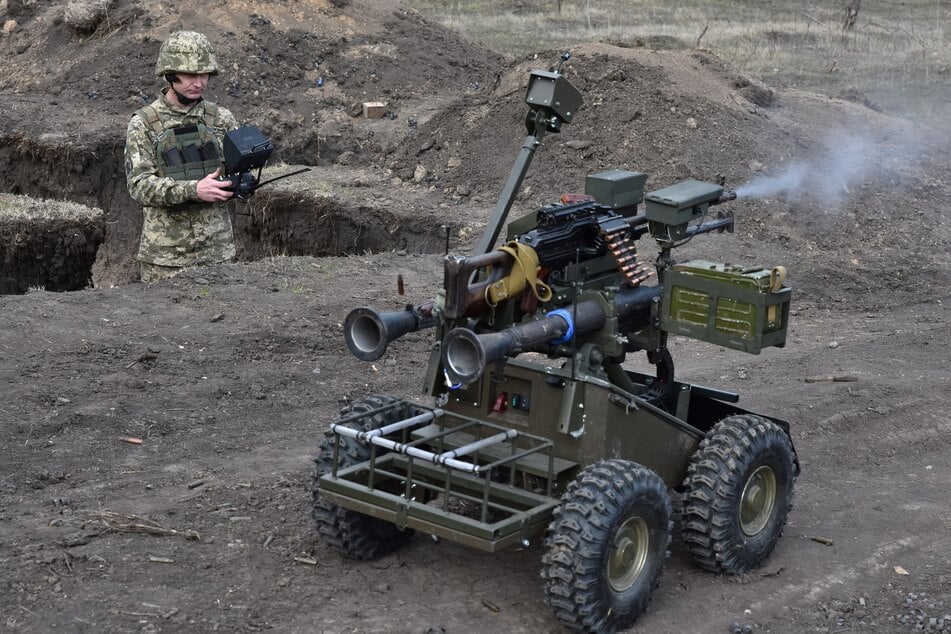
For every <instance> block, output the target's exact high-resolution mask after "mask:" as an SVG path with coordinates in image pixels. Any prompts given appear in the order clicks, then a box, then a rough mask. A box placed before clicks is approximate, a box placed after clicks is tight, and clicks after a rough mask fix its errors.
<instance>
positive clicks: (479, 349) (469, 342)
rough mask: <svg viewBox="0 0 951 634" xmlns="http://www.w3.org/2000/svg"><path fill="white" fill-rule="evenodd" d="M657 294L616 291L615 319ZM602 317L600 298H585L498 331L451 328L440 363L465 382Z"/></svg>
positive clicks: (588, 329)
mask: <svg viewBox="0 0 951 634" xmlns="http://www.w3.org/2000/svg"><path fill="white" fill-rule="evenodd" d="M659 295H660V288H659V287H657V286H638V287H636V288H629V289H625V290H623V291H621V292H619V293H618V294H617V295H616V296H615V298H614V305H615V313H616V315H617V316H618V319H619V321H621V322H624V321H629V320H631V319H632V318H633V317H635V316H636V315H638V314H640V313H641V312H644V311H649V310H650V305H651V302H652V301H653V300H654V298H655V297H658V296H659ZM605 320H606V315H605V313H604V308H603V306H602V304H601V302H599V301H597V300H594V299H588V300H584V301H581V302H578V303H577V304H575V305H573V306H567V307H565V308H564V309H560V310H553V311H551V312H549V313H548V314H546V315H545V316H544V317H542V318H540V319H537V320H535V321H529V322H526V323H523V324H518V325H515V326H511V327H509V328H506V329H505V330H500V331H499V332H488V333H482V334H476V333H475V332H474V331H472V330H470V329H468V328H453V329H452V330H450V331H449V333H448V334H447V335H446V337H445V339H443V342H442V363H443V367H444V368H445V370H446V373H447V374H448V375H449V379H450V380H451V381H452V382H453V383H462V384H463V385H467V384H469V383H472V382H473V381H475V380H476V379H478V378H479V377H480V376H482V373H483V372H485V369H486V367H488V366H489V365H490V364H492V363H494V362H496V361H498V360H500V359H502V358H504V357H509V356H513V355H516V354H518V353H519V352H522V351H524V350H532V349H544V347H545V346H546V345H549V344H555V343H556V342H558V341H559V340H561V341H563V342H567V341H568V340H569V336H568V335H569V332H570V331H572V330H573V331H574V333H573V334H574V336H575V337H578V336H582V335H588V334H591V333H594V332H597V331H598V330H600V329H601V328H602V327H603V326H604V323H605Z"/></svg>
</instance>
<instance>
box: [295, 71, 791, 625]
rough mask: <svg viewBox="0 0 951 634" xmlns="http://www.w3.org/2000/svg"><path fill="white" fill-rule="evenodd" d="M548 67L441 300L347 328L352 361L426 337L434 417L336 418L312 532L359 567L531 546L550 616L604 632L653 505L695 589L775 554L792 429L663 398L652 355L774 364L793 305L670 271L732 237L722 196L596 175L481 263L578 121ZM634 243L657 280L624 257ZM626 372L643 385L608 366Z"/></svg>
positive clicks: (670, 378) (640, 569)
mask: <svg viewBox="0 0 951 634" xmlns="http://www.w3.org/2000/svg"><path fill="white" fill-rule="evenodd" d="M565 60H567V55H566V56H563V58H562V63H563V62H564V61H565ZM560 68H561V64H559V65H558V66H557V67H555V68H552V69H550V70H548V71H541V70H536V71H532V72H531V74H530V76H529V83H528V90H527V93H526V97H525V102H526V103H527V104H528V106H529V113H528V115H527V117H526V127H527V129H528V136H527V137H526V138H525V140H524V142H523V144H522V147H521V149H520V150H519V154H518V157H517V158H516V161H515V164H514V166H513V167H512V171H511V173H510V175H509V178H508V180H507V182H506V183H505V186H504V187H503V189H502V192H501V194H500V196H499V199H498V202H497V203H496V206H495V209H494V211H493V213H492V216H491V218H490V220H489V223H488V225H487V227H486V230H485V233H484V234H483V236H482V239H481V241H480V242H479V244H478V246H477V248H476V251H475V252H474V253H473V254H471V255H456V254H448V253H447V254H446V256H445V257H444V259H443V268H444V288H443V289H442V291H440V292H439V293H438V294H437V296H436V298H435V299H433V300H432V301H429V302H425V303H421V304H418V305H409V306H407V307H406V309H405V310H402V311H394V312H384V313H380V312H377V311H376V310H374V309H372V308H369V307H365V306H364V307H360V308H356V309H354V310H353V311H351V312H350V314H349V315H348V316H347V318H346V319H345V321H344V335H345V340H346V344H347V347H348V348H349V349H350V351H351V352H352V353H353V354H354V355H355V356H357V357H358V358H359V359H362V360H365V361H372V360H374V359H377V358H379V357H380V356H382V355H383V354H384V353H385V352H386V351H387V348H388V346H389V344H390V343H392V342H393V341H395V340H397V339H398V338H399V337H401V336H402V335H404V334H406V333H408V332H414V331H417V330H421V329H424V328H434V329H435V333H436V335H435V342H434V344H433V348H432V352H431V354H430V361H429V365H428V369H427V373H426V378H425V384H424V392H425V394H426V395H427V396H428V397H430V399H431V401H432V402H434V403H435V407H434V406H432V405H427V404H424V403H421V402H414V401H409V400H404V399H399V398H391V397H384V396H379V395H374V396H369V397H367V398H366V399H363V400H361V401H357V402H355V403H353V404H352V405H351V406H350V407H349V408H347V409H345V410H344V411H343V412H342V416H341V418H339V419H337V420H335V421H333V422H332V423H331V424H330V429H331V438H330V439H329V440H328V441H327V442H325V443H324V444H323V445H321V448H320V450H319V452H318V455H317V457H316V459H315V461H316V464H317V467H316V469H315V473H314V485H313V491H314V505H313V515H314V518H315V520H316V522H317V524H318V527H319V530H320V533H321V535H322V536H324V537H326V538H327V539H328V543H329V544H330V545H331V546H332V547H333V548H336V549H337V550H338V551H340V552H341V553H343V554H345V555H348V556H351V557H358V558H373V557H377V556H380V555H383V554H386V553H389V552H392V551H394V550H396V549H397V548H399V547H400V546H401V545H402V544H404V543H405V542H406V540H407V539H408V536H409V533H410V530H408V529H418V530H420V531H423V532H425V533H428V534H432V535H435V536H439V537H442V538H445V539H450V540H453V541H459V542H461V543H464V544H466V545H469V546H472V547H475V548H480V549H482V550H486V551H490V552H492V551H495V550H497V549H501V548H504V547H508V546H512V545H516V544H522V545H525V544H527V543H528V542H529V541H530V540H531V539H533V538H536V537H540V536H541V535H543V534H545V535H547V537H546V539H545V549H546V550H545V554H544V556H543V559H542V577H543V578H544V579H545V592H546V596H547V598H548V600H549V604H550V605H551V607H552V610H553V611H554V613H555V616H556V617H557V618H558V619H559V620H561V621H562V622H564V623H565V624H567V625H568V626H569V627H571V628H572V629H578V630H583V631H614V630H615V629H620V628H623V627H626V626H628V625H630V624H631V623H632V622H633V621H634V620H635V619H636V618H637V617H638V615H640V613H641V612H642V611H643V610H644V609H645V607H646V605H647V602H648V601H649V599H650V594H651V591H652V589H653V588H654V586H655V585H656V584H657V580H658V578H659V576H660V574H661V570H662V568H663V562H664V559H665V555H666V551H667V545H668V543H669V541H670V528H669V527H670V522H671V517H672V516H671V506H670V505H671V502H670V498H669V496H668V493H667V490H668V489H676V490H678V491H679V493H680V494H681V495H680V497H679V498H678V499H682V500H683V507H682V508H681V517H682V518H683V526H682V529H681V530H682V533H683V535H684V539H685V542H686V543H687V549H688V551H689V552H690V554H691V555H692V556H693V557H694V559H695V560H696V562H697V563H698V564H699V565H700V566H701V567H703V568H705V569H707V570H711V571H716V572H727V573H742V572H745V571H747V570H749V569H751V568H754V567H756V566H758V565H759V564H760V563H762V562H763V561H764V560H765V558H766V557H767V556H768V554H769V552H770V551H771V550H772V548H773V546H774V545H775V543H776V541H777V540H778V539H779V537H780V535H781V533H782V528H783V525H784V524H785V521H786V514H787V511H788V509H789V506H790V501H791V496H792V488H793V483H794V481H795V478H796V476H797V475H798V472H799V464H798V461H797V458H796V454H795V450H794V448H793V445H792V441H791V439H790V436H789V424H788V423H787V422H786V421H784V420H782V419H779V418H775V417H771V416H765V415H759V414H753V413H752V412H750V411H748V410H745V409H742V408H740V407H738V406H737V405H736V402H737V401H738V399H739V397H738V395H736V394H733V393H731V392H726V391H723V390H719V389H714V388H711V387H704V386H700V385H693V384H689V383H684V382H681V381H678V380H676V379H675V376H674V365H673V360H672V356H671V354H670V352H669V350H668V347H667V342H668V337H669V335H671V334H676V335H681V336H686V337H691V338H694V339H699V340H703V341H707V342H711V343H714V344H717V345H720V346H724V347H727V348H733V349H737V350H742V351H745V352H749V353H754V354H756V353H759V352H760V350H761V349H762V348H764V347H767V346H779V347H782V346H784V345H785V342H786V330H787V321H788V316H789V299H790V294H791V290H790V289H789V287H787V286H786V285H785V277H786V276H785V269H784V268H783V267H781V266H774V267H771V268H763V267H758V266H740V265H735V264H724V263H715V262H707V261H699V260H696V261H689V262H685V263H678V262H676V261H675V259H674V257H673V252H674V250H675V249H677V248H679V247H682V246H684V245H685V244H686V243H688V242H689V241H690V240H692V239H693V238H694V237H696V236H699V235H702V234H708V233H712V232H721V233H722V232H732V230H733V224H734V219H733V215H732V214H731V213H729V212H722V211H720V210H719V209H715V210H711V208H714V207H716V206H718V205H721V204H723V203H727V202H729V201H731V200H734V199H735V198H736V194H735V193H733V192H731V191H728V190H725V189H724V187H723V183H722V181H721V182H718V183H707V182H701V181H696V180H690V181H684V182H681V183H676V184H674V185H671V186H669V187H666V188H663V189H660V190H657V191H653V192H648V193H646V194H645V189H644V188H645V184H646V181H647V176H646V175H645V174H642V173H639V172H632V171H626V170H609V171H603V172H599V173H596V174H591V175H589V176H587V177H586V179H585V191H584V194H583V195H579V194H576V195H571V196H563V197H562V199H561V200H560V201H559V202H557V203H554V204H551V205H547V206H545V207H542V208H541V209H537V210H535V211H533V212H529V213H526V214H525V215H523V216H521V217H519V218H516V219H515V220H513V221H512V222H509V223H508V224H507V230H506V234H505V240H504V242H503V244H502V245H501V246H498V247H496V242H497V241H498V238H499V236H500V235H501V234H502V230H503V227H505V226H506V218H507V216H508V213H509V211H510V210H511V208H512V205H513V202H514V200H515V194H516V192H517V191H518V188H519V186H520V184H521V182H522V180H523V179H524V177H525V174H526V172H527V170H528V168H529V165H530V163H531V159H532V156H533V153H534V151H535V149H536V148H538V147H539V146H540V145H541V139H542V137H543V136H544V135H545V134H547V133H558V132H560V131H561V129H562V128H563V126H564V125H566V124H568V123H570V122H571V121H572V118H573V117H574V115H575V113H576V111H577V110H578V108H580V106H581V103H582V99H581V94H580V93H579V92H578V91H577V89H575V87H574V86H573V85H572V84H571V83H570V82H569V81H568V80H567V79H566V78H565V77H564V76H563V75H562V74H561V72H560ZM641 205H643V208H644V209H643V212H640V210H639V208H640V207H641ZM647 235H649V236H650V237H651V238H653V240H654V242H655V243H656V247H657V255H656V257H655V258H654V261H653V263H651V262H649V261H647V260H645V258H644V255H643V253H641V252H640V251H639V250H638V243H639V241H640V239H641V238H643V237H644V236H647ZM655 275H656V279H657V283H656V284H650V283H649V282H650V280H651V278H653V277H654V276H655ZM634 352H645V353H646V355H647V361H648V362H649V363H650V364H652V365H653V366H655V367H654V370H653V372H652V373H641V372H638V371H636V370H633V369H629V368H628V367H624V365H623V364H624V363H625V361H626V358H627V356H628V355H629V354H630V353H634ZM454 501H457V502H461V503H464V505H468V506H472V505H475V507H476V508H477V509H478V513H477V516H478V519H476V518H475V517H473V516H472V515H471V514H469V515H466V514H463V513H459V512H457V511H454V510H453V507H452V503H453V502H454Z"/></svg>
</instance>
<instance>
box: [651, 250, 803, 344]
mask: <svg viewBox="0 0 951 634" xmlns="http://www.w3.org/2000/svg"><path fill="white" fill-rule="evenodd" d="M664 277H665V279H664V292H663V295H662V296H661V327H662V328H663V329H664V330H667V331H668V332H670V333H673V334H678V335H684V336H687V337H693V338H694V339H700V340H701V341H708V342H710V343H714V344H717V345H720V346H724V347H727V348H733V349H734V350H742V351H743V352H749V353H752V354H759V352H760V351H761V350H762V349H763V348H767V347H769V346H777V347H780V348H781V347H783V346H784V345H786V329H787V324H788V321H789V298H790V295H791V294H792V289H790V288H789V287H787V286H785V285H784V284H783V281H784V279H785V270H784V269H783V268H782V267H775V268H773V269H764V268H762V267H743V266H738V265H732V264H719V263H714V262H705V261H702V260H695V261H692V262H686V263H684V264H676V265H674V266H673V267H672V268H671V269H670V270H668V271H666V273H665V275H664Z"/></svg>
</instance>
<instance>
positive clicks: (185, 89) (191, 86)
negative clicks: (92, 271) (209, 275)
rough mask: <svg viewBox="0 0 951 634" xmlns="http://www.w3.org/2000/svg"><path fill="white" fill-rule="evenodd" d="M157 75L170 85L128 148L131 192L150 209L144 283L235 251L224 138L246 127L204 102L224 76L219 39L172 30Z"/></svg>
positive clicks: (144, 113)
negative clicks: (224, 177) (215, 43)
mask: <svg viewBox="0 0 951 634" xmlns="http://www.w3.org/2000/svg"><path fill="white" fill-rule="evenodd" d="M155 73H156V75H158V76H159V77H164V78H165V80H166V81H168V83H169V85H168V86H167V87H165V88H164V89H163V90H162V95H161V96H160V97H159V98H158V99H156V100H155V101H154V102H152V103H151V104H150V105H148V106H145V107H144V108H141V109H140V110H138V111H136V113H135V114H134V115H132V119H131V121H129V127H128V130H127V132H126V146H125V172H126V182H127V185H128V188H129V194H130V195H131V196H132V198H133V199H135V201H136V202H138V203H140V204H141V205H142V206H143V215H144V222H143V226H142V239H141V242H140V244H139V252H138V260H139V262H140V264H141V275H142V281H143V282H151V281H154V280H158V279H162V278H166V277H171V276H173V275H175V274H176V273H178V272H179V271H181V269H182V268H183V267H186V266H192V265H196V264H212V263H216V262H226V261H229V260H231V259H232V258H233V257H234V254H235V248H234V231H233V229H232V227H231V216H230V215H229V213H228V204H227V201H228V200H229V199H230V198H231V197H232V192H230V191H228V190H227V189H226V187H228V186H229V185H230V182H228V181H219V180H218V177H219V175H220V174H221V170H222V158H221V157H222V156H223V152H222V148H221V140H222V138H223V136H224V134H225V133H226V132H227V131H229V130H233V129H235V128H237V127H238V125H237V121H236V120H235V118H234V115H232V114H231V112H230V111H228V110H227V109H225V108H222V107H221V106H217V105H215V104H214V103H211V102H208V101H204V100H203V99H202V97H203V95H204V92H205V89H206V88H207V86H208V78H209V77H210V76H212V75H217V74H218V61H217V60H216V59H215V51H214V49H213V48H212V46H211V42H210V41H209V40H208V38H207V37H205V36H204V35H202V34H201V33H195V32H192V31H178V32H175V33H172V34H171V35H169V36H168V38H167V39H166V40H165V42H163V43H162V47H161V49H160V50H159V54H158V60H157V62H156V64H155Z"/></svg>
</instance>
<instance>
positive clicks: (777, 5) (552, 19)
mask: <svg viewBox="0 0 951 634" xmlns="http://www.w3.org/2000/svg"><path fill="white" fill-rule="evenodd" d="M404 1H405V2H406V3H407V4H409V5H410V6H413V7H414V8H416V9H418V10H420V11H421V12H422V13H424V14H426V15H428V16H430V17H431V18H433V19H436V20H438V21H439V22H441V23H442V24H444V25H446V26H448V27H450V28H453V29H455V30H457V31H459V32H461V33H462V34H464V35H465V36H466V37H467V38H469V39H471V40H473V41H476V42H480V43H483V44H485V45H486V46H488V47H490V48H492V49H494V50H497V51H500V52H504V53H509V54H511V55H514V56H516V57H522V56H525V55H529V54H533V53H538V52H542V51H548V50H552V49H565V48H570V47H572V46H574V45H575V44H577V43H579V42H586V41H600V42H607V43H610V44H617V45H621V46H646V47H648V48H654V49H669V48H693V47H696V46H698V45H699V46H702V47H704V48H708V49H711V50H712V51H714V52H715V53H716V54H717V55H719V56H720V57H722V58H723V59H724V60H726V61H727V62H728V63H729V64H731V65H732V66H733V67H734V68H736V69H737V70H739V71H741V72H744V73H746V74H748V75H751V76H753V77H755V78H757V79H760V80H762V81H764V82H765V83H767V84H769V85H772V86H775V87H793V88H799V89H803V90H808V91H812V92H818V93H822V94H829V95H832V96H846V97H849V98H852V99H859V100H862V101H865V102H866V103H867V104H869V105H872V106H873V107H877V108H879V109H881V110H884V111H887V112H891V113H894V114H899V115H902V116H907V117H910V118H915V119H919V120H922V121H925V122H927V123H930V124H933V125H935V124H937V125H942V126H946V125H947V121H949V120H951V1H949V0H905V1H900V0H878V1H869V0H866V2H864V3H863V4H862V5H861V9H860V12H859V15H858V19H857V21H856V23H855V26H854V28H853V29H852V30H850V31H843V29H842V20H843V16H844V13H843V2H842V0H823V1H818V2H810V3H804V2H776V1H775V0H766V1H765V2H758V3H751V2H747V1H745V0H713V1H702V0H685V1H683V2H676V3H673V2H660V1H659V0H598V1H597V2H594V1H593V0H562V1H561V2H560V3H559V2H558V0H518V1H516V2H512V1H511V0H509V1H506V0H474V1H470V2H461V1H458V0H404ZM559 5H560V6H561V10H560V12H559V10H558V7H559Z"/></svg>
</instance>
